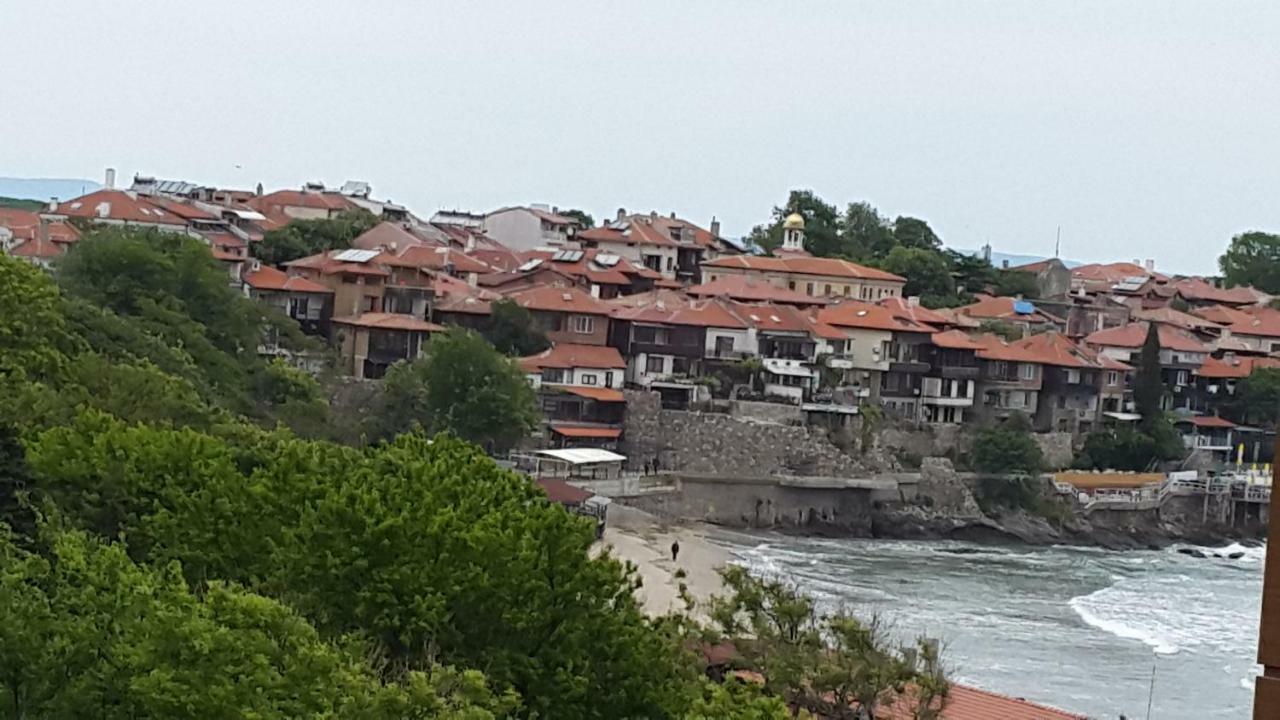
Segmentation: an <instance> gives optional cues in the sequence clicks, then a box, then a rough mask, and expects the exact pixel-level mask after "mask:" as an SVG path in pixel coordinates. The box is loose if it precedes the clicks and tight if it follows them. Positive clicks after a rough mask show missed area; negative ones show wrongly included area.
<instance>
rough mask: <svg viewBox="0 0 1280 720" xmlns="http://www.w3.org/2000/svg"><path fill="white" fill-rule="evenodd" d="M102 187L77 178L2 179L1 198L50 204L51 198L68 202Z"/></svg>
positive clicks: (0, 183) (0, 184) (0, 181)
mask: <svg viewBox="0 0 1280 720" xmlns="http://www.w3.org/2000/svg"><path fill="white" fill-rule="evenodd" d="M101 187H102V185H101V184H100V183H96V182H94V181H92V180H77V179H75V178H8V177H0V197H6V198H14V199H17V200H39V201H41V202H48V201H49V198H55V197H56V198H58V199H59V200H68V199H70V198H73V197H80V196H81V195H84V194H85V193H91V192H93V191H94V190H98V189H100V188H101Z"/></svg>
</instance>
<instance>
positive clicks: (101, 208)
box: [94, 202, 111, 218]
mask: <svg viewBox="0 0 1280 720" xmlns="http://www.w3.org/2000/svg"><path fill="white" fill-rule="evenodd" d="M94 210H95V211H96V212H97V214H98V217H100V218H105V217H111V203H109V202H100V203H98V207H96V208H94Z"/></svg>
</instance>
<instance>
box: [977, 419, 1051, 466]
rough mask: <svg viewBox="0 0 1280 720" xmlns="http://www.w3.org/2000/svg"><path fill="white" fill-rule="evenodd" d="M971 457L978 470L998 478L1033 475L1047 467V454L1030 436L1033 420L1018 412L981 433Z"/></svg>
mask: <svg viewBox="0 0 1280 720" xmlns="http://www.w3.org/2000/svg"><path fill="white" fill-rule="evenodd" d="M970 456H971V459H972V462H973V467H974V468H975V469H976V470H978V471H979V472H984V473H993V474H997V475H1007V474H1010V473H1025V474H1030V475H1034V474H1036V473H1039V472H1040V470H1041V468H1042V467H1043V466H1044V454H1043V453H1042V452H1041V450H1040V445H1039V444H1038V443H1036V439H1035V436H1033V435H1032V434H1031V422H1030V420H1028V419H1027V417H1026V416H1025V415H1021V414H1016V413H1015V414H1014V415H1011V416H1010V417H1009V418H1008V419H1006V420H1004V421H1003V422H1001V423H998V424H995V425H988V426H987V427H985V428H983V429H982V430H980V431H979V432H978V435H977V437H975V438H974V442H973V450H972V451H970Z"/></svg>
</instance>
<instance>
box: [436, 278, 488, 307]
mask: <svg viewBox="0 0 1280 720" xmlns="http://www.w3.org/2000/svg"><path fill="white" fill-rule="evenodd" d="M438 279H439V278H437V280H438ZM481 292H484V293H489V291H487V290H483V291H481ZM489 294H490V295H492V293H489ZM493 302H494V299H492V298H488V297H484V296H483V295H480V294H450V295H449V296H448V297H446V298H444V299H443V300H440V301H439V302H437V303H436V306H435V308H436V312H438V313H462V314H464V315H490V314H492V313H493Z"/></svg>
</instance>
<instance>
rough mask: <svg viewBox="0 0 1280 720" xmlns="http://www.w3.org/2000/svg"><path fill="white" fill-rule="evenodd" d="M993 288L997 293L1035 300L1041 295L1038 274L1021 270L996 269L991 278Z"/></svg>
mask: <svg viewBox="0 0 1280 720" xmlns="http://www.w3.org/2000/svg"><path fill="white" fill-rule="evenodd" d="M991 290H992V292H994V293H995V294H996V295H1004V296H1006V297H1017V296H1019V295H1021V296H1022V297H1024V298H1027V299H1031V300H1034V299H1035V298H1037V297H1039V296H1040V286H1039V285H1037V284H1036V276H1035V275H1032V274H1031V273H1029V272H1022V271H1020V270H995V271H994V272H993V275H992V278H991Z"/></svg>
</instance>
